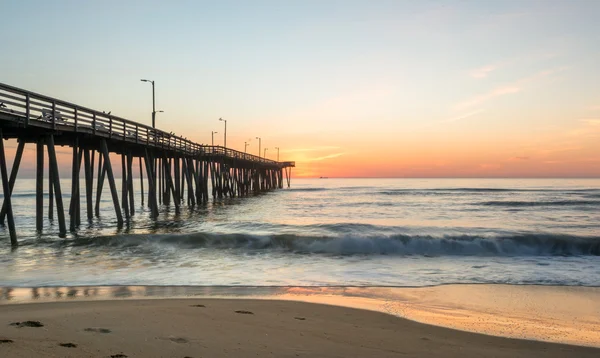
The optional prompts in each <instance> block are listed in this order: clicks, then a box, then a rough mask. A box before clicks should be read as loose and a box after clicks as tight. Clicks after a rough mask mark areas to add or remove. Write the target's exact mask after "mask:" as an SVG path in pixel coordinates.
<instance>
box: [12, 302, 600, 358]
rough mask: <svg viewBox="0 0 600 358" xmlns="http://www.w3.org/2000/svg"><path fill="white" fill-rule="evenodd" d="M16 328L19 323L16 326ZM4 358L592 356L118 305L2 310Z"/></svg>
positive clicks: (337, 318) (287, 305)
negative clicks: (48, 357)
mask: <svg viewBox="0 0 600 358" xmlns="http://www.w3.org/2000/svg"><path fill="white" fill-rule="evenodd" d="M17 322H19V323H17ZM0 342H3V343H1V344H0V355H2V356H6V357H30V356H54V357H198V356H208V357H228V356H236V357H256V356H261V357H263V356H264V357H267V356H269V357H282V356H283V357H342V356H343V357H365V356H373V357H397V356H399V355H407V356H411V357H452V356H455V357H467V358H470V357H473V358H475V357H482V356H483V357H485V356H494V357H507V358H508V357H517V358H521V357H523V358H525V357H530V356H532V355H534V354H535V355H536V356H540V357H549V358H557V357H573V356H576V357H597V356H598V354H599V353H600V349H597V348H591V347H581V346H574V345H564V344H556V343H547V342H539V341H532V340H524V339H507V338H501V337H493V336H487V335H483V334H477V333H469V332H464V331H459V330H454V329H448V328H443V327H438V326H433V325H427V324H422V323H418V322H414V321H411V320H408V319H403V318H400V317H394V316H392V315H389V314H385V313H382V312H373V311H369V310H363V309H355V308H347V307H340V306H333V305H327V304H314V303H306V302H291V301H285V300H264V299H217V298H183V299H150V300H147V299H117V300H109V301H106V300H97V301H63V302H40V303H36V304H8V305H0Z"/></svg>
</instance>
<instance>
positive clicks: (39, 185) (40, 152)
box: [35, 138, 44, 232]
mask: <svg viewBox="0 0 600 358" xmlns="http://www.w3.org/2000/svg"><path fill="white" fill-rule="evenodd" d="M36 154H37V158H36V171H35V229H36V230H37V231H38V232H41V231H42V229H43V225H44V141H43V140H42V139H41V138H40V139H38V141H37V143H36Z"/></svg>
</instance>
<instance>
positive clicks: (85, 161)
mask: <svg viewBox="0 0 600 358" xmlns="http://www.w3.org/2000/svg"><path fill="white" fill-rule="evenodd" d="M0 137H2V139H16V140H17V141H18V145H17V149H16V155H15V160H14V162H13V166H12V170H11V172H10V177H9V173H8V170H7V165H6V157H5V152H4V141H3V140H0V171H1V173H0V174H1V175H2V176H1V179H2V190H3V193H4V201H3V203H2V209H1V212H0V224H2V225H4V222H5V218H6V220H7V221H8V228H9V233H10V239H11V244H12V245H17V235H16V230H15V222H14V217H13V210H12V204H11V192H12V190H13V188H14V185H15V181H16V178H17V173H18V171H19V164H20V162H21V158H22V155H23V149H24V147H25V144H26V143H35V145H36V152H37V155H36V158H37V159H36V228H37V230H38V231H41V230H42V226H43V215H44V214H43V208H44V203H43V200H44V199H43V198H44V160H45V153H44V147H46V149H47V154H48V161H49V163H48V173H49V175H48V194H49V195H48V198H49V199H48V200H49V206H48V217H49V219H50V220H53V218H54V208H56V216H57V218H58V226H59V236H61V237H64V236H65V235H66V232H67V227H66V221H65V211H64V204H63V199H62V190H63V188H61V185H60V181H59V180H60V177H59V166H58V162H57V159H56V150H55V146H57V145H59V146H68V147H71V148H73V155H72V172H71V188H70V190H71V201H70V203H69V208H68V214H69V219H70V220H69V221H70V222H69V223H70V230H71V231H75V230H77V228H78V227H79V225H80V224H81V202H80V190H84V191H85V198H86V200H85V204H86V205H85V211H86V214H87V219H88V220H92V219H93V216H94V215H95V216H99V211H100V199H101V195H102V188H103V185H104V183H105V181H106V182H108V185H109V187H110V193H111V196H112V201H113V204H114V209H115V215H116V217H117V222H118V225H119V226H122V225H123V222H124V219H123V217H125V219H126V220H127V219H129V218H130V217H132V216H133V215H134V214H135V197H134V190H133V180H134V178H133V173H134V170H137V169H138V168H135V166H134V159H135V158H137V159H138V167H139V179H140V184H141V204H142V205H144V198H145V196H146V195H145V194H144V177H145V178H146V184H147V185H146V194H147V202H146V205H148V207H149V208H150V213H151V214H150V215H151V216H152V218H156V217H158V214H159V205H167V206H168V205H171V203H172V204H173V205H174V207H175V211H176V212H178V211H179V210H180V206H181V205H184V204H187V205H190V206H194V205H200V204H203V203H206V202H207V201H208V199H209V195H210V194H212V197H213V198H222V197H235V196H247V195H249V194H251V193H257V192H261V191H267V190H272V189H276V188H283V184H284V176H283V173H284V172H285V180H286V182H287V186H288V187H289V186H290V179H291V168H292V167H294V166H295V163H294V162H278V161H273V160H268V159H265V158H261V157H259V156H255V155H251V154H247V153H243V152H240V151H237V150H233V149H229V148H225V147H221V146H209V145H201V144H197V143H194V142H192V141H189V140H187V139H184V138H182V137H179V136H176V135H174V134H173V133H167V132H164V131H161V130H159V129H155V128H152V127H149V126H146V125H144V124H140V123H136V122H133V121H130V120H127V119H124V118H120V117H118V116H115V115H112V114H111V113H110V112H109V113H104V112H102V111H96V110H93V109H89V108H85V107H82V106H79V105H76V104H72V103H69V102H65V101H61V100H58V99H55V98H51V97H48V96H44V95H40V94H37V93H33V92H30V91H26V90H23V89H20V88H16V87H12V86H9V85H5V84H2V83H0ZM96 153H98V154H97V155H96ZM110 153H116V154H117V155H120V156H121V170H122V173H123V174H122V180H121V182H122V183H121V184H122V185H121V190H120V191H121V198H119V194H118V189H117V185H116V183H115V177H114V173H113V163H112V162H111V160H110ZM96 157H97V159H96ZM96 162H97V164H96ZM96 166H97V172H96V174H94V169H95V168H96ZM82 171H83V175H84V178H85V187H84V188H80V187H79V186H80V184H79V182H80V180H79V179H80V175H81V172H82ZM94 177H96V195H95V198H94V192H93V191H94ZM209 182H210V184H211V185H210V188H211V192H210V193H209ZM94 199H95V202H94Z"/></svg>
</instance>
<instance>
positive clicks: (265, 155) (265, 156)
mask: <svg viewBox="0 0 600 358" xmlns="http://www.w3.org/2000/svg"><path fill="white" fill-rule="evenodd" d="M267 149H269V148H265V154H264V155H263V158H265V159H267Z"/></svg>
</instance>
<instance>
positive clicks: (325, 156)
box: [302, 153, 346, 162]
mask: <svg viewBox="0 0 600 358" xmlns="http://www.w3.org/2000/svg"><path fill="white" fill-rule="evenodd" d="M344 154H346V153H335V154H329V155H324V156H322V157H316V158H308V159H304V160H302V161H303V162H318V161H321V160H326V159H332V158H337V157H339V156H342V155H344Z"/></svg>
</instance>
